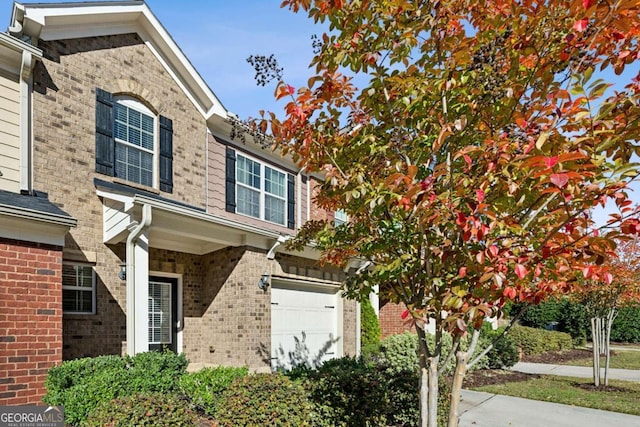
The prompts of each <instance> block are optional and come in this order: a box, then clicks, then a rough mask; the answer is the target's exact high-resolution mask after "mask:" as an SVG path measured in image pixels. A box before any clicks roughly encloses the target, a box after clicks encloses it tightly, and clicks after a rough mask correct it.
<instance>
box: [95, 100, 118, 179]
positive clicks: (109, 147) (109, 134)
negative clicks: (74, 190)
mask: <svg viewBox="0 0 640 427" xmlns="http://www.w3.org/2000/svg"><path fill="white" fill-rule="evenodd" d="M96 172H98V173H103V174H105V175H110V176H114V175H115V142H114V140H113V96H111V94H110V93H109V92H106V91H104V90H102V89H98V88H96Z"/></svg>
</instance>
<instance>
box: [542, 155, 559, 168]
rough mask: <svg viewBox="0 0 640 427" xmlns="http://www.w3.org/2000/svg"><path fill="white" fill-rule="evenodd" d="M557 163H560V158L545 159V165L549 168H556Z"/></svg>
mask: <svg viewBox="0 0 640 427" xmlns="http://www.w3.org/2000/svg"><path fill="white" fill-rule="evenodd" d="M556 163H558V156H553V157H545V158H544V164H545V165H547V167H548V168H552V167H554V166H555V165H556Z"/></svg>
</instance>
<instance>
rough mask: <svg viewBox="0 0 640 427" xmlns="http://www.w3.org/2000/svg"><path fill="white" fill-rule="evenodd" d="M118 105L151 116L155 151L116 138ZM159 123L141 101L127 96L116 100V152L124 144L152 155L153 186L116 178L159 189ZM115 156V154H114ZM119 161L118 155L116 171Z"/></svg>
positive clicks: (114, 127) (114, 116) (114, 108)
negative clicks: (119, 145)
mask: <svg viewBox="0 0 640 427" xmlns="http://www.w3.org/2000/svg"><path fill="white" fill-rule="evenodd" d="M116 104H120V105H122V106H124V107H127V108H129V109H131V110H134V111H137V112H139V113H142V114H144V115H146V116H149V117H151V118H152V119H153V150H149V149H148V148H144V147H142V146H138V145H135V144H131V143H130V142H129V141H125V140H123V139H120V138H118V137H117V136H116V130H115V129H116V108H118V107H117V105H116ZM158 123H159V121H158V117H157V115H156V114H155V113H154V112H153V111H151V110H150V109H149V108H147V106H145V105H144V104H143V103H141V102H140V101H138V100H137V99H135V98H131V97H127V96H119V97H115V99H114V107H113V139H114V143H115V144H116V147H115V150H116V152H117V150H118V147H117V145H118V144H122V145H124V146H126V147H129V148H133V149H134V150H138V151H142V152H145V153H149V154H151V168H152V171H151V185H147V184H143V183H141V182H137V181H131V180H130V179H128V178H125V177H122V176H119V175H117V174H116V177H119V178H122V179H124V180H126V181H129V182H132V183H135V184H138V185H144V186H149V187H152V188H158V187H159V175H160V174H159V167H160V160H159V157H160V156H159V155H158V153H159V150H160V148H159V127H158V126H159V125H158ZM114 155H115V154H114ZM117 163H118V160H117V155H116V158H114V171H115V170H117V169H118V166H117Z"/></svg>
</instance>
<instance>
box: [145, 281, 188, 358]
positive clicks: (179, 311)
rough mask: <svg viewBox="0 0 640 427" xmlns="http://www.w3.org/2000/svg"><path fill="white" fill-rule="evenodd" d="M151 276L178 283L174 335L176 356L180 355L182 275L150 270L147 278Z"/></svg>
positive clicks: (182, 328) (182, 325) (182, 329)
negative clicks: (173, 280) (175, 330)
mask: <svg viewBox="0 0 640 427" xmlns="http://www.w3.org/2000/svg"><path fill="white" fill-rule="evenodd" d="M151 276H155V277H165V278H167V279H176V280H177V281H178V290H177V294H178V295H177V297H178V298H177V301H176V304H178V318H177V319H176V320H177V322H178V325H177V333H176V341H177V342H176V352H177V353H178V354H180V353H182V348H183V347H182V345H183V344H182V341H183V331H184V317H183V316H184V310H183V299H182V298H183V295H182V292H183V287H182V278H183V275H182V274H176V273H165V272H164V271H155V270H150V271H149V277H151Z"/></svg>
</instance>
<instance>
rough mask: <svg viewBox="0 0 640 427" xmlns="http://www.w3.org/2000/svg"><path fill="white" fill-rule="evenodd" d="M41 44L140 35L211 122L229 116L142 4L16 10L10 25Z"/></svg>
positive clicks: (28, 6)
mask: <svg viewBox="0 0 640 427" xmlns="http://www.w3.org/2000/svg"><path fill="white" fill-rule="evenodd" d="M16 24H21V25H22V28H23V32H24V33H26V34H28V35H30V36H32V37H35V38H40V39H42V40H59V39H68V38H79V37H93V36H105V35H117V34H126V33H137V34H138V35H140V37H141V38H142V39H143V41H145V43H146V44H147V46H153V48H152V49H151V50H152V52H153V53H154V55H155V56H156V57H157V58H158V59H159V60H160V62H161V63H162V65H163V66H164V67H165V68H166V69H167V71H168V72H169V73H170V75H171V76H172V77H173V78H174V79H175V80H176V82H178V84H179V86H180V87H181V89H182V90H183V91H184V92H185V94H186V95H187V96H188V97H189V99H190V100H191V102H193V103H194V105H195V106H196V108H197V109H198V111H199V112H200V113H201V114H202V115H203V117H204V118H205V119H207V118H208V117H209V116H210V115H211V114H214V113H215V114H220V115H224V116H226V114H227V110H226V109H225V108H224V106H223V105H222V103H221V102H220V100H219V99H218V97H217V96H216V95H215V94H214V93H213V91H212V90H211V89H210V88H209V86H208V85H207V83H206V82H205V81H204V79H202V77H201V76H200V74H199V73H198V72H197V71H196V69H195V68H194V67H193V65H192V64H191V62H189V60H188V59H187V57H186V56H185V55H184V53H183V52H182V50H181V49H180V47H179V46H178V45H177V44H176V43H175V41H174V40H173V38H172V37H171V35H170V34H169V33H168V32H167V30H166V29H165V28H164V27H163V26H162V24H161V23H160V22H159V21H158V19H157V18H156V17H155V15H154V14H153V12H151V10H150V9H149V7H148V6H147V5H146V4H145V3H144V2H142V1H134V2H83V3H50V4H42V3H41V4H17V5H16V6H15V7H14V12H13V14H12V25H16Z"/></svg>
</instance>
